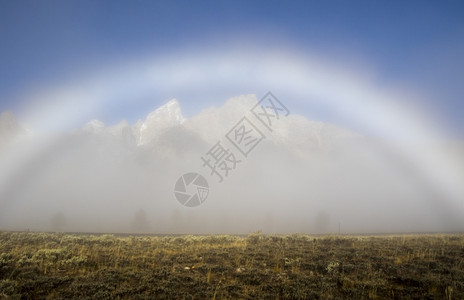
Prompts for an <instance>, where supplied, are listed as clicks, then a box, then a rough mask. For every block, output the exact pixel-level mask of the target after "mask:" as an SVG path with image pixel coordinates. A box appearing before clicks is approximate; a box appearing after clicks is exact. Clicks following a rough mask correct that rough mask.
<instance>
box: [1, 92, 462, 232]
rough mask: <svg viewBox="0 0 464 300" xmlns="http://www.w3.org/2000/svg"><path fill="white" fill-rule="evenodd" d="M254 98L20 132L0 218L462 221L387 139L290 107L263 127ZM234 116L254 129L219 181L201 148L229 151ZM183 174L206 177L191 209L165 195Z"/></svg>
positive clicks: (96, 225)
mask: <svg viewBox="0 0 464 300" xmlns="http://www.w3.org/2000/svg"><path fill="white" fill-rule="evenodd" d="M256 103H257V98H256V96H254V95H245V96H239V97H235V98H232V99H229V100H228V101H227V102H225V104H224V105H222V106H221V107H212V108H208V109H205V110H204V111H202V112H201V113H199V114H197V115H195V116H193V117H191V118H188V119H185V118H184V117H183V115H182V111H181V108H180V105H179V103H178V102H177V101H176V100H171V101H169V102H167V103H166V104H165V105H162V106H161V107H159V108H157V109H156V110H154V111H153V112H151V113H149V114H148V115H147V117H146V119H145V120H144V121H142V120H140V121H138V122H137V123H136V124H129V123H128V122H126V121H121V122H120V123H118V124H116V125H113V126H105V124H103V122H101V121H98V120H92V121H90V122H89V123H87V124H85V125H84V126H83V128H82V129H80V130H77V131H75V132H71V133H67V134H61V135H58V136H52V137H49V138H48V139H47V140H46V141H44V140H42V137H40V136H39V137H35V138H31V140H30V142H29V143H27V142H26V141H24V142H22V143H21V144H20V145H18V146H17V147H16V148H15V147H13V148H11V151H5V152H3V154H2V155H0V228H5V229H15V230H18V229H24V228H30V229H31V230H50V229H51V230H53V228H50V219H51V218H52V217H53V215H54V214H56V213H57V212H62V213H63V214H64V215H66V216H67V217H68V225H67V227H66V228H65V230H70V231H102V232H109V231H110V232H127V231H131V230H132V229H131V227H130V226H131V225H130V224H132V222H131V220H132V216H133V215H132V214H133V213H136V212H138V211H140V209H144V210H145V211H146V212H147V215H148V217H149V219H150V220H151V225H150V226H151V227H150V228H149V229H148V231H149V232H158V233H215V232H217V233H247V232H250V231H253V230H257V229H263V230H264V231H265V232H277V233H284V232H321V233H322V232H330V231H333V230H334V228H337V224H338V223H339V222H341V223H342V224H343V225H342V226H343V228H344V231H345V232H366V231H390V232H391V231H401V230H404V228H406V229H407V230H410V231H414V230H419V229H420V230H428V231H433V230H442V228H446V229H448V230H451V229H453V230H454V229H456V228H461V227H459V226H461V225H463V224H462V221H459V220H458V219H456V218H454V217H452V213H451V211H452V209H449V208H448V207H447V206H444V205H440V201H442V199H443V198H444V197H443V194H441V193H440V191H438V190H436V189H435V186H434V184H433V182H430V181H427V179H426V178H424V176H422V175H423V174H421V173H420V172H419V171H418V170H417V169H415V168H414V167H413V166H412V165H411V164H409V163H405V162H404V160H403V158H402V157H401V156H400V155H398V153H396V152H395V151H394V150H392V149H391V148H390V147H387V146H385V145H384V144H382V143H381V142H379V141H375V140H372V139H367V138H366V137H363V136H361V135H359V134H356V133H354V132H351V131H349V130H346V129H344V128H341V127H338V126H336V125H333V124H328V123H322V122H315V121H310V120H308V119H306V118H305V117H303V116H299V115H296V114H290V115H288V116H287V117H282V118H280V119H279V121H278V122H275V124H274V125H273V128H272V132H271V131H269V130H268V129H266V128H265V127H264V126H263V125H262V124H260V122H259V120H257V119H256V118H255V116H253V114H250V109H251V108H252V107H253V106H254V105H255V104H256ZM243 117H247V118H248V119H249V121H250V122H253V124H254V125H255V126H256V127H257V128H258V129H259V130H260V131H261V132H262V133H263V135H264V136H265V138H264V139H263V140H262V143H261V144H259V145H258V146H257V147H256V148H255V149H254V150H253V152H252V155H250V156H249V157H244V156H238V157H237V158H238V159H239V160H240V162H239V163H238V164H237V166H236V168H234V169H233V170H231V171H230V174H228V175H227V177H226V178H224V182H223V183H219V180H218V177H217V176H215V174H213V173H212V171H211V169H209V168H208V167H207V166H206V165H205V164H204V163H203V161H202V160H201V157H202V156H204V155H206V153H207V152H208V150H210V149H211V147H212V146H213V145H214V144H216V143H217V142H218V141H221V142H222V143H223V145H225V146H226V147H227V148H229V149H231V150H233V148H232V147H233V146H232V145H231V144H230V143H228V142H227V139H226V137H225V136H226V134H227V133H228V132H229V131H230V130H231V129H232V128H233V127H234V126H235V125H236V124H237V122H238V121H239V120H241V119H242V118H243ZM0 120H1V121H0V127H1V128H3V129H0V132H8V134H9V135H11V133H12V132H13V133H12V134H13V136H14V135H15V132H17V131H18V128H19V127H18V125H17V122H16V121H14V117H13V116H12V114H4V115H2V117H1V118H0ZM1 130H3V131H1ZM19 147H22V148H19ZM26 148H27V150H28V151H23V150H24V149H26ZM237 155H239V154H237ZM187 172H197V173H200V174H202V175H203V176H204V177H205V178H206V180H207V181H208V183H209V185H210V196H208V199H207V202H206V203H205V204H203V205H202V206H201V208H200V209H197V210H194V211H193V210H185V208H184V207H182V206H181V205H180V204H179V203H178V202H177V201H176V199H175V198H174V196H173V187H174V183H175V182H176V180H177V179H178V178H179V176H181V175H182V174H185V173H187ZM224 176H226V175H224ZM320 216H325V217H324V220H323V222H322V223H321V224H322V225H321V224H316V223H317V222H318V221H317V220H320V219H321V218H320ZM450 216H451V217H450ZM443 220H444V221H443ZM315 222H316V223H315ZM459 222H461V223H459ZM324 224H325V225H324ZM365 224H370V225H371V227H370V228H366V227H365ZM437 228H438V229H437Z"/></svg>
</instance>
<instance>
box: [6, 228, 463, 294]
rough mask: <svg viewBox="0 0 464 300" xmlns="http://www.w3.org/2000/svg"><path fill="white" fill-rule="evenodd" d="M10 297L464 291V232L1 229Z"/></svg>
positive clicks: (7, 287) (447, 292)
mask: <svg viewBox="0 0 464 300" xmlns="http://www.w3.org/2000/svg"><path fill="white" fill-rule="evenodd" d="M0 299H464V235H460V234H459V235H458V234H453V235H450V234H434V235H395V236H387V235H382V236H340V235H332V236H309V235H299V234H298V235H262V234H260V233H255V234H251V235H248V236H231V235H211V236H191V235H189V236H140V235H138V236H127V235H91V234H63V233H31V232H0Z"/></svg>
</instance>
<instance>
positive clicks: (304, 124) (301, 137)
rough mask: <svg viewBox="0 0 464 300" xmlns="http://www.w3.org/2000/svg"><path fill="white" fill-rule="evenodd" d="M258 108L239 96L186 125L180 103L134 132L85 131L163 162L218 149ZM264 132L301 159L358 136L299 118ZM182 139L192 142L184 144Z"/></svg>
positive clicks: (95, 125) (94, 126)
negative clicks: (160, 155)
mask: <svg viewBox="0 0 464 300" xmlns="http://www.w3.org/2000/svg"><path fill="white" fill-rule="evenodd" d="M256 103H257V98H256V96H255V95H244V96H239V97H235V98H231V99H229V100H228V101H227V102H226V103H225V104H224V105H223V106H222V107H219V108H217V107H211V108H208V109H205V110H204V111H202V112H201V113H199V114H198V115H196V116H193V117H192V118H189V119H185V118H184V117H183V115H182V111H181V108H180V105H179V103H178V101H177V100H176V99H172V100H170V101H169V102H167V103H166V104H164V105H162V106H161V107H159V108H157V109H156V110H154V111H153V112H151V113H149V114H148V115H147V117H146V119H145V121H143V122H142V121H138V122H137V123H136V124H134V125H132V126H130V125H129V124H128V123H127V122H126V121H121V122H120V123H119V124H117V125H114V126H111V127H105V126H104V124H103V122H101V121H98V120H92V121H90V122H89V123H87V124H86V125H85V126H84V127H83V130H84V131H85V132H88V133H94V134H106V135H111V136H115V137H122V138H124V139H125V140H126V141H136V142H135V144H134V145H133V146H136V147H143V148H145V149H147V148H148V149H150V148H151V150H153V151H155V152H159V151H158V150H160V149H163V152H164V156H165V155H169V153H172V154H175V153H179V152H182V151H183V150H185V149H179V147H180V148H182V146H186V143H187V144H189V146H191V147H193V145H192V144H193V143H197V144H198V143H200V144H201V143H206V144H214V143H216V142H217V141H218V140H220V139H223V138H224V136H225V134H226V133H227V132H228V131H229V130H230V129H231V128H232V127H233V126H234V125H235V124H236V123H237V122H238V121H239V120H240V119H241V118H242V117H244V116H246V117H248V118H250V119H252V118H253V116H252V115H251V114H250V109H251V108H252V107H253V106H254V105H255V104H256ZM254 121H255V123H256V124H257V126H261V125H260V123H259V121H258V120H256V119H254ZM261 130H262V131H263V133H264V134H265V136H266V143H272V144H274V145H278V146H281V147H286V149H287V150H288V151H290V152H292V153H293V154H295V153H297V154H299V155H302V156H305V155H309V154H311V153H314V152H324V151H331V150H333V149H334V147H336V146H337V145H340V144H341V143H343V141H346V140H352V139H356V138H359V135H357V134H356V133H354V132H350V131H348V130H346V129H343V128H341V127H338V126H335V125H333V124H328V123H323V122H314V121H310V120H307V119H306V118H304V117H302V116H299V115H289V116H288V117H285V118H281V120H279V122H276V123H275V126H274V129H273V132H272V133H270V132H267V131H266V129H265V128H264V127H262V128H261ZM182 138H184V139H186V140H189V141H184V142H186V143H181V141H180V140H181V139H182ZM195 140H196V141H195ZM197 148H198V147H197Z"/></svg>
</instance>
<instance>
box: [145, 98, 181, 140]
mask: <svg viewBox="0 0 464 300" xmlns="http://www.w3.org/2000/svg"><path fill="white" fill-rule="evenodd" d="M184 120H185V119H184V117H183V116H182V111H181V109H180V105H179V102H177V100H176V99H172V100H169V101H168V102H167V103H166V104H164V105H162V106H161V107H159V108H157V109H156V110H155V111H153V112H151V113H150V114H148V116H147V118H146V119H145V122H143V124H142V126H141V127H140V138H139V142H138V144H139V145H144V144H147V143H148V142H150V141H151V140H153V139H154V138H155V137H156V136H157V135H158V134H159V133H160V132H163V131H164V130H165V129H167V128H169V127H172V126H177V125H180V124H182V123H183V122H184Z"/></svg>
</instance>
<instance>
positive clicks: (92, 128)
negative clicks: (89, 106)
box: [83, 120, 105, 132]
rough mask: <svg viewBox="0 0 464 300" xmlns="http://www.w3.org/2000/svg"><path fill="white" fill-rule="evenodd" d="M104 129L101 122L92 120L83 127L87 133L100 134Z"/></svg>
mask: <svg viewBox="0 0 464 300" xmlns="http://www.w3.org/2000/svg"><path fill="white" fill-rule="evenodd" d="M104 128H105V124H104V123H103V122H102V121H99V120H92V121H89V122H87V123H86V124H85V125H84V127H83V130H84V131H87V132H102V131H103V129H104Z"/></svg>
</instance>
